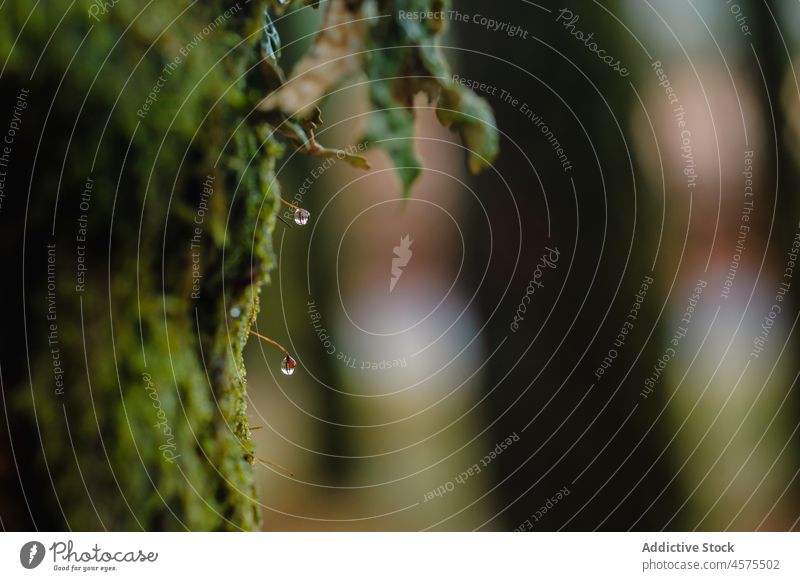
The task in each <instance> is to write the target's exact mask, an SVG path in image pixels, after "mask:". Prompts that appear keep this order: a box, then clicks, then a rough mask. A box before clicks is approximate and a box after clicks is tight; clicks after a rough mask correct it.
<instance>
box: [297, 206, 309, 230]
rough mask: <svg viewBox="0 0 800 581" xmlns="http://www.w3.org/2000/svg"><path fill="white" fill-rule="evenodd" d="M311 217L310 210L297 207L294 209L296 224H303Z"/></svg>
mask: <svg viewBox="0 0 800 581" xmlns="http://www.w3.org/2000/svg"><path fill="white" fill-rule="evenodd" d="M309 218H311V212H309V211H308V210H304V209H303V208H297V209H296V210H295V211H294V221H295V224H297V225H298V226H305V225H306V224H308V219H309Z"/></svg>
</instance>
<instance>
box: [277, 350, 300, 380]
mask: <svg viewBox="0 0 800 581" xmlns="http://www.w3.org/2000/svg"><path fill="white" fill-rule="evenodd" d="M295 367H297V361H295V360H294V358H293V357H292V356H291V355H289V354H288V353H287V354H286V355H285V356H284V357H283V361H281V371H282V372H283V374H284V375H291V374H292V373H294V368H295Z"/></svg>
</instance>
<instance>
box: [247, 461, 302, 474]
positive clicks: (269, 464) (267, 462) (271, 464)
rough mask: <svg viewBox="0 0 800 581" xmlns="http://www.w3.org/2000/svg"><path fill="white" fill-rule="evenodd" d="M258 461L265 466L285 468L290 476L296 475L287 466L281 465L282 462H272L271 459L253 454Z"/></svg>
mask: <svg viewBox="0 0 800 581" xmlns="http://www.w3.org/2000/svg"><path fill="white" fill-rule="evenodd" d="M253 458H255V459H256V460H257V461H259V462H260V463H261V464H264V465H265V466H272V467H273V468H277V469H278V470H283V471H284V472H286V474H288V475H289V476H294V472H292V471H291V470H289V469H288V468H286V467H285V466H281V465H280V464H276V463H275V462H270V461H269V460H264V459H263V458H259V457H258V456H253Z"/></svg>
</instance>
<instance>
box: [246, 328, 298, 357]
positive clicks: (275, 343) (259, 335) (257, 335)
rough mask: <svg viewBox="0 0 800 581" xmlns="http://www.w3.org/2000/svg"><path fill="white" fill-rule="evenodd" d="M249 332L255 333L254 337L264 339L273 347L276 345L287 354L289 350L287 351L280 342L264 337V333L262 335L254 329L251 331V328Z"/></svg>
mask: <svg viewBox="0 0 800 581" xmlns="http://www.w3.org/2000/svg"><path fill="white" fill-rule="evenodd" d="M250 334H251V335H255V336H256V337H258V338H259V339H263V340H264V341H266V342H267V343H272V344H273V345H275V347H277V348H278V349H280V350H281V351H283V352H284V353H285V354H286V355H288V354H289V352H288V351H287V350H286V349H285V348H284V347H283V345H281V344H280V343H278V342H277V341H274V340H272V339H270V338H269V337H265V336H264V335H262V334H261V333H256V332H255V331H253V330H252V329H250Z"/></svg>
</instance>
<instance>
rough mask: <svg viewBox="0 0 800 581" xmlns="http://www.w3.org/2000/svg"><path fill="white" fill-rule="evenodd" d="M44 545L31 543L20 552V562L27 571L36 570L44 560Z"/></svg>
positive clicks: (36, 542) (23, 546) (26, 544)
mask: <svg viewBox="0 0 800 581" xmlns="http://www.w3.org/2000/svg"><path fill="white" fill-rule="evenodd" d="M44 552H45V551H44V545H43V544H42V543H40V542H39V541H30V542H28V543H25V544H24V545H22V548H21V549H20V550H19V562H20V563H22V566H23V567H25V568H26V569H35V568H36V567H38V566H39V565H40V564H41V563H42V560H43V559H44Z"/></svg>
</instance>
